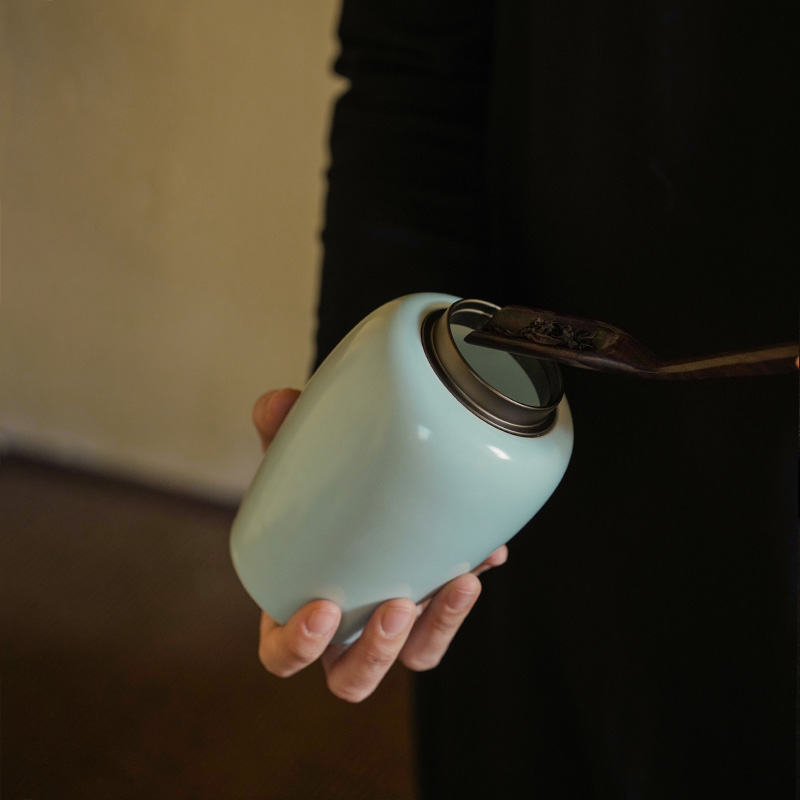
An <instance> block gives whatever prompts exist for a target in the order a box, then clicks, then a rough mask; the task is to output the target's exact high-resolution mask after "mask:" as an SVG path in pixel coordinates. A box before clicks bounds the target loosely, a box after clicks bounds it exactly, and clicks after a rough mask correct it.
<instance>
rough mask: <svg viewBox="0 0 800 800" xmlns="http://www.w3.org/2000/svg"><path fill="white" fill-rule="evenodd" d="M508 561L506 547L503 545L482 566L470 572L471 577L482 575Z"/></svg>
mask: <svg viewBox="0 0 800 800" xmlns="http://www.w3.org/2000/svg"><path fill="white" fill-rule="evenodd" d="M506 561H508V547H506V546H505V545H504V544H502V545H500V547H498V548H497V550H495V551H494V553H492V554H491V555H490V556H489V557H488V558H487V559H486V560H485V561H484V562H483V563H482V564H479V565H478V566H477V567H475V569H474V570H472V574H473V575H483V573H484V572H486V570H489V569H491V568H492V567H500V566H502V565H503V564H505V563H506Z"/></svg>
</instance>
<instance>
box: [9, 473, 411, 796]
mask: <svg viewBox="0 0 800 800" xmlns="http://www.w3.org/2000/svg"><path fill="white" fill-rule="evenodd" d="M233 514H234V509H232V508H228V507H220V506H215V505H211V504H208V503H204V502H201V501H198V500H196V499H190V498H185V497H180V496H175V495H171V494H167V493H164V492H160V491H156V490H153V489H150V488H147V487H142V486H138V485H131V484H127V483H124V482H120V481H116V480H112V479H108V478H103V477H98V476H95V475H91V474H87V473H82V472H77V471H71V470H66V469H62V468H59V467H56V466H53V465H48V464H45V463H39V462H35V461H30V460H25V459H22V458H13V457H4V458H3V460H2V461H1V462H0V797H2V798H3V800H38V799H39V798H56V797H57V798H59V800H70V799H71V798H80V800H87V799H88V800H92V799H93V798H104V799H105V798H115V800H125V798H137V799H138V798H143V797H163V798H170V800H179V799H180V798H192V800H204V798H215V800H216V798H225V800H249V799H250V798H259V800H272V799H273V798H274V800H284V799H285V800H292V799H293V798H300V799H301V800H302V799H303V798H325V799H326V800H337V798H342V800H344V799H345V798H346V799H347V800H360V799H361V798H364V799H366V798H370V799H372V798H380V800H413V797H414V790H413V762H412V753H411V742H410V713H411V709H410V699H409V691H410V687H409V675H408V673H407V672H406V671H405V670H404V669H403V668H402V667H395V668H394V669H393V670H392V672H390V674H389V676H388V678H387V679H386V681H385V682H384V684H383V685H382V686H381V687H380V688H379V690H378V692H377V693H376V694H375V695H373V696H372V697H371V698H369V699H368V700H366V701H365V702H364V703H362V704H359V705H356V706H353V705H349V704H347V703H344V702H343V701H340V700H337V699H336V698H334V697H332V696H331V695H329V694H328V693H327V691H326V689H325V686H324V681H323V678H322V674H321V672H320V671H319V670H318V669H317V668H312V669H310V670H308V671H307V672H306V673H303V674H300V675H298V676H295V677H294V678H291V679H289V680H280V679H277V678H274V677H272V676H270V675H268V674H267V673H266V672H265V671H264V670H263V668H262V667H261V665H260V663H259V662H258V659H257V656H256V641H257V623H258V611H257V609H256V607H255V606H254V604H253V603H252V601H251V600H250V599H249V597H248V596H247V595H246V594H245V592H244V590H243V589H242V588H241V586H240V585H239V583H238V581H237V579H236V577H235V575H234V573H233V569H232V567H231V564H230V559H229V556H228V549H227V546H228V545H227V539H228V531H229V528H230V524H231V521H232V519H233Z"/></svg>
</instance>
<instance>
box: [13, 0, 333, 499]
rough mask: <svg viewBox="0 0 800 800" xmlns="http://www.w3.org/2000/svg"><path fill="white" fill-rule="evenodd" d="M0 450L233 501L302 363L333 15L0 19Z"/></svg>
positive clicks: (245, 5) (17, 11)
mask: <svg viewBox="0 0 800 800" xmlns="http://www.w3.org/2000/svg"><path fill="white" fill-rule="evenodd" d="M0 9H2V16H0V25H2V28H1V29H0V36H2V39H0V48H1V49H2V55H0V59H2V62H1V63H0V66H2V78H0V91H2V102H1V103H0V125H2V128H0V132H1V133H2V140H0V144H1V145H2V149H1V150H0V157H1V158H2V161H1V162H0V169H1V170H2V171H1V172H0V178H1V179H2V229H1V231H0V237H1V238H0V254H1V255H2V263H1V265H0V268H1V269H2V272H1V273H0V290H1V291H2V295H1V297H0V435H2V446H3V447H5V448H6V449H8V448H9V447H12V448H17V449H22V450H26V449H27V450H32V451H36V452H41V453H44V454H47V455H49V456H51V457H55V458H59V459H64V460H68V461H77V462H89V463H91V464H94V465H97V466H100V467H102V468H105V469H109V470H112V471H115V472H122V473H127V474H132V475H135V476H139V477H144V478H145V479H147V480H149V481H154V482H157V483H161V484H165V485H168V486H175V487H180V488H188V489H190V490H193V491H200V492H210V493H212V494H214V495H218V496H226V495H228V496H230V495H233V496H235V495H236V494H237V493H238V492H240V491H241V490H242V489H243V488H244V487H245V486H246V484H247V483H248V481H249V478H250V477H251V475H252V472H253V470H254V468H255V466H256V465H257V462H258V458H259V454H258V451H257V445H256V440H255V435H254V432H253V430H252V428H251V424H250V408H251V406H252V402H253V400H254V399H255V397H256V396H257V395H258V394H260V393H261V392H262V391H264V390H266V389H268V388H271V387H279V386H284V385H298V384H300V383H301V382H302V381H303V379H304V376H305V375H306V372H307V369H308V366H309V360H310V357H311V352H312V350H311V342H312V335H313V329H314V305H315V292H316V281H317V270H318V267H319V261H320V250H319V244H318V234H319V228H320V225H321V217H320V211H321V204H322V200H323V192H324V169H325V163H326V147H325V137H326V133H327V127H328V119H329V113H330V102H331V98H332V97H333V95H334V93H335V92H337V91H339V90H340V89H341V85H340V84H339V83H338V82H335V81H334V78H333V76H332V75H331V71H330V65H331V61H332V58H333V56H334V54H335V47H336V43H335V38H334V33H335V24H336V15H337V12H338V3H337V2H333V1H332V0H324V2H319V0H314V1H313V2H310V1H309V0H305V1H303V0H137V1H136V2H123V1H122V0H49V1H48V0H0Z"/></svg>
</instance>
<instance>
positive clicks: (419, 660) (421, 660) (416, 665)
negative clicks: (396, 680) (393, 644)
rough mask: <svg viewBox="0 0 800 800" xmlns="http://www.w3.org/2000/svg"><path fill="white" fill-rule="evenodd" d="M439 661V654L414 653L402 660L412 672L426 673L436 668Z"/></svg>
mask: <svg viewBox="0 0 800 800" xmlns="http://www.w3.org/2000/svg"><path fill="white" fill-rule="evenodd" d="M441 661H442V654H440V653H414V654H413V655H409V656H406V657H405V658H403V664H404V665H405V666H406V667H408V669H410V670H411V671H412V672H427V671H428V670H429V669H434V668H435V667H438V666H439V664H440V663H441Z"/></svg>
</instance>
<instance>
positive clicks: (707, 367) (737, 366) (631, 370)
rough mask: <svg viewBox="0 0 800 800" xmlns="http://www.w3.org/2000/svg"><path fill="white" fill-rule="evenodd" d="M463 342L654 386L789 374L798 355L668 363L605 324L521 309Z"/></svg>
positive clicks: (792, 345)
mask: <svg viewBox="0 0 800 800" xmlns="http://www.w3.org/2000/svg"><path fill="white" fill-rule="evenodd" d="M465 341H467V342H468V343H470V344H475V345H480V346H482V347H491V348H494V349H496V350H505V351H506V352H509V353H516V354H518V355H523V356H534V357H536V358H545V359H550V360H552V361H558V362H560V363H562V364H570V365H572V366H576V367H585V368H587V369H593V370H597V371H599V372H611V373H618V374H624V375H639V376H641V377H643V378H656V379H659V380H691V379H695V378H737V377H748V376H754V375H777V374H781V373H790V372H794V371H795V364H794V360H795V357H796V356H797V354H798V344H797V343H796V342H788V343H784V344H776V345H770V346H768V347H759V348H756V349H753V350H743V351H739V352H731V353H718V354H715V355H708V356H698V357H695V358H688V359H686V358H684V359H677V360H673V361H670V360H667V359H664V358H661V357H660V356H657V355H655V354H654V353H651V352H650V351H649V350H648V349H647V348H646V347H645V346H644V345H643V344H641V342H638V341H637V340H636V339H634V338H633V336H631V335H630V334H628V333H625V331H623V330H620V329H619V328H616V327H614V326H613V325H609V324H608V323H606V322H598V321H597V320H592V319H583V318H581V317H571V316H566V315H564V314H555V313H553V312H552V311H544V310H542V309H537V308H525V307H524V306H505V307H504V308H501V309H500V310H499V311H498V312H497V313H496V314H495V315H494V316H492V317H491V319H489V320H488V321H487V322H486V323H485V324H484V325H483V326H482V327H481V328H479V329H477V330H475V331H473V332H472V333H470V334H469V335H468V336H467V337H466V340H465Z"/></svg>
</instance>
